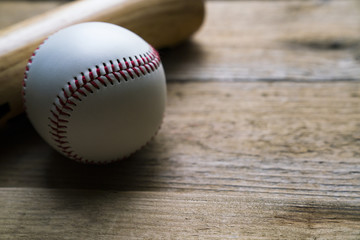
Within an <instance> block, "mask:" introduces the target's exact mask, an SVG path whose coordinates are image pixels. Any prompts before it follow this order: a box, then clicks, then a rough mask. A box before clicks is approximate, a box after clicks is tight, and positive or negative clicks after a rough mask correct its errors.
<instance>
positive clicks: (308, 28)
mask: <svg viewBox="0 0 360 240" xmlns="http://www.w3.org/2000/svg"><path fill="white" fill-rule="evenodd" d="M9 4H10V5H11V4H12V6H15V5H16V6H15V7H9ZM58 4H61V2H47V3H45V2H42V3H38V2H28V3H27V2H11V1H9V2H1V3H0V9H2V10H1V13H0V16H1V18H2V19H6V21H2V24H3V25H2V27H4V26H5V25H6V24H10V23H12V22H13V21H17V20H19V18H24V17H26V14H24V13H27V14H29V13H30V14H31V13H32V14H34V13H35V12H37V11H43V10H46V9H47V8H52V7H54V6H56V5H58ZM206 4H207V16H206V20H205V23H204V25H203V27H202V28H201V30H200V31H199V32H198V33H197V34H196V35H195V36H193V38H192V40H191V41H189V42H187V43H185V44H183V45H181V46H178V47H175V48H172V49H163V50H161V51H160V54H161V56H162V59H163V63H164V66H165V70H166V74H167V80H168V103H167V110H166V117H165V119H164V123H163V126H162V129H161V131H160V132H159V134H158V136H157V137H156V138H155V139H154V141H152V142H151V143H150V144H149V145H148V146H147V147H145V148H144V149H143V150H142V151H140V152H138V153H136V154H135V155H133V156H132V157H130V158H129V159H127V160H124V161H122V162H119V163H115V164H111V165H107V166H87V165H81V164H78V163H75V162H73V161H71V160H67V159H65V158H64V157H62V156H60V155H59V154H58V153H56V152H54V151H53V150H52V149H51V148H50V147H49V146H48V145H46V144H45V143H44V141H43V140H42V139H41V138H40V137H39V136H38V135H37V133H36V132H35V131H34V130H33V128H32V127H31V125H30V124H29V122H28V120H27V119H26V117H25V116H20V117H18V118H16V119H14V120H13V121H11V122H9V124H8V125H7V126H6V127H5V128H3V129H1V130H0V141H1V144H0V239H138V238H139V239H360V165H359V163H360V2H359V1H358V0H339V1H317V0H309V1H300V0H298V1H297V0H294V1H271V0H268V1H260V0H259V1H209V2H207V3H206ZM24 6H25V7H24ZM39 6H41V8H39ZM21 9H22V12H21ZM15 13H17V14H15ZM5 14H6V16H5ZM30 14H29V15H30ZM9 19H10V20H9ZM7 21H8V22H7Z"/></svg>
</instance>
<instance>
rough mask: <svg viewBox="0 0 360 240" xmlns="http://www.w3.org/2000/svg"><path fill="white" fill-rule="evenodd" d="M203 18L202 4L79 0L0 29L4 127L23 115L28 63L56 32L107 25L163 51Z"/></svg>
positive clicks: (182, 0)
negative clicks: (96, 23) (91, 23)
mask: <svg viewBox="0 0 360 240" xmlns="http://www.w3.org/2000/svg"><path fill="white" fill-rule="evenodd" d="M203 18H204V1H203V0H101V1H100V0H80V1H74V2H71V3H67V4H64V5H62V6H60V7H58V8H56V9H54V10H52V11H50V12H46V13H44V14H42V15H39V16H36V17H34V18H31V19H28V20H25V21H23V22H20V23H18V24H15V25H13V26H10V27H8V28H5V29H3V30H0V126H2V125H4V124H5V123H6V122H7V121H8V120H9V119H11V118H13V117H15V116H17V115H19V114H20V113H21V112H22V111H23V103H22V97H21V89H22V80H23V76H24V75H23V74H24V70H25V67H26V64H27V61H28V59H29V57H30V56H31V54H32V53H33V51H34V50H35V49H36V48H37V46H38V45H39V44H41V42H42V41H44V39H46V38H47V37H48V36H49V35H51V34H53V33H54V32H56V31H58V30H60V29H62V28H64V27H67V26H70V25H73V24H76V23H81V22H88V21H102V22H109V23H114V24H117V25H120V26H122V27H125V28H127V29H129V30H131V31H133V32H135V33H137V34H138V35H140V36H141V37H142V38H144V39H145V40H146V41H147V42H149V43H150V44H151V45H153V46H154V47H155V48H164V47H171V46H174V45H176V44H179V43H180V42H182V41H184V40H186V39H188V38H189V37H190V36H191V35H192V34H193V33H194V32H195V31H196V30H198V29H199V27H200V26H201V24H202V21H203ZM94 34H96V33H94ZM59 51H61V50H59Z"/></svg>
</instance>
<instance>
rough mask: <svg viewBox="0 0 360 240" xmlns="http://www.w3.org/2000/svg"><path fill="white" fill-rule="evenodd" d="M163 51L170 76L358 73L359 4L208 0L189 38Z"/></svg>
mask: <svg viewBox="0 0 360 240" xmlns="http://www.w3.org/2000/svg"><path fill="white" fill-rule="evenodd" d="M162 55H163V59H164V62H165V64H166V67H167V76H168V79H170V80H181V81H189V80H195V79H196V80H206V81H207V80H214V81H218V80H223V81H249V80H250V81H259V80H262V81H278V80H280V81H284V80H286V81H334V80H359V76H360V61H359V60H360V4H359V1H357V0H342V1H317V0H310V1H300V0H299V1H211V2H208V3H207V18H206V21H205V24H204V26H203V28H202V29H201V30H200V32H198V33H197V34H196V35H195V36H194V39H193V42H190V43H188V44H187V45H183V46H182V47H180V48H177V49H171V50H168V51H164V52H163V54H162Z"/></svg>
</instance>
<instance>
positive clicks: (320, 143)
mask: <svg viewBox="0 0 360 240" xmlns="http://www.w3.org/2000/svg"><path fill="white" fill-rule="evenodd" d="M168 94H169V98H168V107H167V113H166V117H165V120H164V124H163V127H162V129H161V131H160V133H159V135H158V136H157V137H156V138H155V140H154V141H153V142H152V143H151V144H149V145H148V146H147V147H146V148H144V149H143V150H142V151H140V152H138V153H137V154H135V155H134V156H132V157H131V158H129V159H127V160H125V161H122V162H119V163H116V164H113V165H109V166H100V167H99V166H83V165H81V164H78V163H75V162H73V161H71V160H67V159H65V158H64V157H62V156H60V155H59V154H57V153H55V152H54V151H53V150H51V149H50V148H49V147H48V146H47V145H46V144H45V143H44V142H43V141H42V140H41V139H40V138H39V137H38V136H37V135H36V133H35V132H34V131H33V130H32V129H31V127H30V126H29V124H28V123H27V122H26V121H25V120H24V119H23V118H21V119H19V120H18V121H19V122H15V123H13V125H11V124H10V125H9V126H8V127H7V128H6V129H3V130H2V131H1V132H0V133H1V135H0V139H1V143H0V152H1V155H2V156H1V161H0V187H41V188H76V189H114V190H122V191H123V190H137V191H139V190H154V191H155V190H156V191H193V190H196V191H200V192H209V191H211V192H214V191H215V192H251V193H264V194H265V193H266V194H267V195H276V194H284V195H289V196H298V197H301V198H306V197H308V198H324V199H325V198H330V199H337V198H339V199H347V200H351V199H356V200H357V201H360V190H359V185H360V181H359V180H360V166H359V164H358V163H359V156H360V141H359V139H360V132H359V129H360V128H359V126H360V125H359V122H360V83H359V82H347V83H341V82H337V83H285V82H279V83H230V82H225V83H215V82H211V83H171V84H169V88H168Z"/></svg>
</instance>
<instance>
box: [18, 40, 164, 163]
mask: <svg viewBox="0 0 360 240" xmlns="http://www.w3.org/2000/svg"><path fill="white" fill-rule="evenodd" d="M38 49H39V48H37V49H36V50H35V52H34V53H33V54H32V56H31V58H30V59H29V61H28V64H27V66H26V70H25V76H24V81H23V96H24V98H23V99H24V106H25V89H26V81H27V79H28V72H29V70H30V65H31V63H32V61H33V58H34V57H35V55H36V51H37V50H38ZM160 64H161V60H160V56H159V54H158V52H157V51H156V50H155V49H154V48H152V47H151V49H150V50H149V51H148V52H146V53H144V54H139V55H137V56H133V57H124V58H122V59H114V60H109V61H108V62H103V63H101V64H99V65H96V66H95V67H93V68H88V69H87V71H84V72H81V73H80V74H78V76H75V77H73V79H72V80H71V81H69V82H67V83H66V84H65V86H64V87H63V88H62V89H61V91H60V92H59V93H58V94H57V96H56V98H55V100H54V102H53V104H52V107H51V110H50V116H49V118H48V119H49V128H50V131H49V133H50V134H51V136H52V139H53V140H54V141H55V143H56V146H57V148H58V149H59V150H60V151H61V152H62V153H63V154H64V155H66V156H67V157H69V158H71V159H74V160H75V161H78V162H82V163H93V164H95V163H99V162H95V161H91V160H88V159H85V158H83V157H82V156H79V155H78V154H76V153H75V152H74V150H73V149H72V147H71V145H70V143H69V142H68V139H67V127H68V126H67V124H68V123H69V119H70V117H71V112H72V111H73V108H74V107H76V105H77V103H78V102H80V101H82V99H84V98H86V97H87V95H88V94H93V93H95V91H96V90H99V89H101V88H104V87H108V85H114V84H116V83H120V82H122V81H124V82H128V81H129V80H130V79H135V78H137V77H141V76H144V75H147V74H150V73H152V72H154V71H156V70H157V69H158V68H159V66H160ZM155 135H156V133H155V134H154V136H155ZM150 140H151V139H150ZM144 145H146V144H144ZM142 147H143V146H141V147H140V148H139V149H141V148H142ZM139 149H138V150H139ZM138 150H136V151H138ZM136 151H134V152H136ZM131 154H132V153H131ZM129 155H130V154H129ZM126 157H128V155H127V156H124V157H122V158H126ZM117 160H119V159H114V160H112V161H110V162H114V161H117ZM106 163H109V162H106Z"/></svg>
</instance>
